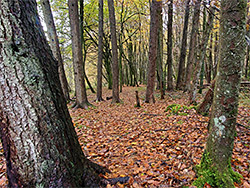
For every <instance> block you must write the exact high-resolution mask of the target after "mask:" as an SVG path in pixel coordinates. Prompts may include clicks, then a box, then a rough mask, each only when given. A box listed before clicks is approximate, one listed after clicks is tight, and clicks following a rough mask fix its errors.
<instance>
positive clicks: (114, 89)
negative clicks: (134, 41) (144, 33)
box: [108, 0, 120, 103]
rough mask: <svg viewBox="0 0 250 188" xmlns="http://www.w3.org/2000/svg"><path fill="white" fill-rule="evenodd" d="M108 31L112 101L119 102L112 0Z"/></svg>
mask: <svg viewBox="0 0 250 188" xmlns="http://www.w3.org/2000/svg"><path fill="white" fill-rule="evenodd" d="M108 9H109V21H110V33H111V44H112V65H113V66H112V68H113V85H112V96H113V98H112V103H119V102H120V98H119V66H118V52H117V38H116V22H115V9H114V1H113V0H108Z"/></svg>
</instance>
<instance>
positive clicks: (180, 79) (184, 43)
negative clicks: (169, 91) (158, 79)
mask: <svg viewBox="0 0 250 188" xmlns="http://www.w3.org/2000/svg"><path fill="white" fill-rule="evenodd" d="M189 3H190V0H187V1H186V9H185V19H184V26H183V34H182V43H181V54H180V61H179V69H178V76H177V83H176V89H182V88H183V77H184V76H185V72H184V70H185V59H186V52H187V33H188V19H189V9H190V8H189Z"/></svg>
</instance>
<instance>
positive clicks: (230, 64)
mask: <svg viewBox="0 0 250 188" xmlns="http://www.w3.org/2000/svg"><path fill="white" fill-rule="evenodd" d="M246 5H247V1H245V0H222V1H221V16H220V22H221V23H220V36H221V38H220V55H219V67H218V74H217V78H216V84H215V91H214V100H213V107H212V114H211V118H210V124H209V136H208V139H207V143H206V149H205V151H204V153H203V158H202V160H201V164H200V165H199V167H198V175H199V176H200V177H199V178H198V179H197V181H196V182H195V185H197V186H198V187H203V185H204V184H205V183H209V184H210V185H211V186H212V187H227V188H231V187H234V182H235V181H240V177H239V174H237V173H236V172H234V171H233V170H232V168H231V157H232V152H233V146H234V138H235V134H236V130H235V126H236V118H237V109H238V96H239V88H240V78H241V68H242V65H243V61H244V53H245V44H246V42H245V24H246V23H245V17H246Z"/></svg>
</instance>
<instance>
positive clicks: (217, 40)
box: [213, 32, 219, 79]
mask: <svg viewBox="0 0 250 188" xmlns="http://www.w3.org/2000/svg"><path fill="white" fill-rule="evenodd" d="M218 43H219V37H218V32H215V41H214V66H213V79H215V77H216V75H217V65H218V53H219V45H218Z"/></svg>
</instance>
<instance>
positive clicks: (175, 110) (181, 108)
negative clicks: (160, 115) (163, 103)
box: [165, 103, 196, 116]
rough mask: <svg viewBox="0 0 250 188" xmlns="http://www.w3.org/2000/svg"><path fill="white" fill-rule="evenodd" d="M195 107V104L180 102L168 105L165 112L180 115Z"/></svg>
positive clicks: (186, 113)
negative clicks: (182, 103)
mask: <svg viewBox="0 0 250 188" xmlns="http://www.w3.org/2000/svg"><path fill="white" fill-rule="evenodd" d="M191 109H196V107H195V106H185V105H180V104H175V103H174V104H171V105H168V107H167V109H166V110H165V112H170V114H171V115H180V116H187V115H188V110H191Z"/></svg>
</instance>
